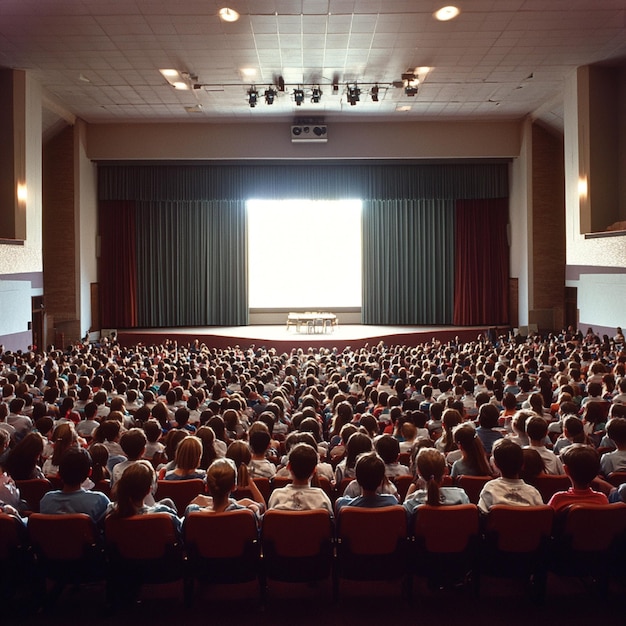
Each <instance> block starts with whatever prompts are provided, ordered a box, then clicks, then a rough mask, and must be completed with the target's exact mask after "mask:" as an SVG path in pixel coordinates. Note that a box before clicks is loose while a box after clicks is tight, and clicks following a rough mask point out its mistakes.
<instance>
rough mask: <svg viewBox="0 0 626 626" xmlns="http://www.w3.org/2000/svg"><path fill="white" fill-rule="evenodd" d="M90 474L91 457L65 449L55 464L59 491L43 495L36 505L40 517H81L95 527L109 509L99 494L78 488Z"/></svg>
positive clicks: (79, 449)
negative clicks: (79, 514)
mask: <svg viewBox="0 0 626 626" xmlns="http://www.w3.org/2000/svg"><path fill="white" fill-rule="evenodd" d="M90 474H91V456H90V455H89V452H87V450H85V449H83V448H69V449H68V450H66V451H65V453H64V454H63V456H62V457H61V460H60V461H59V476H60V477H61V481H62V482H63V488H62V489H60V490H57V491H49V492H48V493H46V494H45V495H44V496H43V498H42V499H41V502H40V504H39V509H40V511H41V513H46V514H62V513H85V514H86V515H89V517H91V519H92V520H93V521H94V522H96V523H98V522H100V520H102V518H103V517H104V514H105V513H106V511H107V507H108V506H109V504H110V502H109V498H107V496H105V495H104V494H103V493H101V492H99V491H86V490H85V489H83V488H82V487H81V485H82V483H84V482H85V480H87V478H88V477H89V475H90Z"/></svg>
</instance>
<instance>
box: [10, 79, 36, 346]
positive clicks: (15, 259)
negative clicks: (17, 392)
mask: <svg viewBox="0 0 626 626" xmlns="http://www.w3.org/2000/svg"><path fill="white" fill-rule="evenodd" d="M41 98H42V93H41V87H40V86H39V84H38V83H37V82H35V81H34V80H33V79H32V78H30V77H29V76H28V75H27V76H26V80H25V92H24V109H25V118H26V129H25V133H26V135H25V171H26V187H27V198H26V239H25V241H24V242H23V243H22V244H19V245H11V244H4V243H0V344H2V345H4V347H5V348H6V349H8V350H19V349H25V348H26V347H27V346H28V345H30V343H31V341H32V335H31V332H30V330H29V328H28V326H29V323H30V322H31V319H32V316H31V298H32V297H33V296H38V295H42V294H43V259H42V252H41V211H42V200H41V176H42V174H41Z"/></svg>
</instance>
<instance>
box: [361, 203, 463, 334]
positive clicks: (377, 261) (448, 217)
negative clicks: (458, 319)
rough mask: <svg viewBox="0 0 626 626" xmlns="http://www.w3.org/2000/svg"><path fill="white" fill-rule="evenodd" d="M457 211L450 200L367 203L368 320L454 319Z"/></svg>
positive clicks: (364, 310) (365, 309) (434, 321)
mask: <svg viewBox="0 0 626 626" xmlns="http://www.w3.org/2000/svg"><path fill="white" fill-rule="evenodd" d="M454 211H455V207H454V202H453V201H449V200H368V201H366V202H365V203H364V206H363V305H362V309H361V311H362V313H361V318H362V321H363V323H364V324H399V325H405V324H406V325H414V324H450V323H451V322H452V317H453V313H454Z"/></svg>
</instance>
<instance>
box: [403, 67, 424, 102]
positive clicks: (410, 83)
mask: <svg viewBox="0 0 626 626" xmlns="http://www.w3.org/2000/svg"><path fill="white" fill-rule="evenodd" d="M402 84H403V85H404V93H405V94H406V95H407V96H410V97H414V96H416V95H417V86H418V85H419V84H420V80H419V78H418V77H417V75H416V74H414V73H412V72H411V73H407V74H402Z"/></svg>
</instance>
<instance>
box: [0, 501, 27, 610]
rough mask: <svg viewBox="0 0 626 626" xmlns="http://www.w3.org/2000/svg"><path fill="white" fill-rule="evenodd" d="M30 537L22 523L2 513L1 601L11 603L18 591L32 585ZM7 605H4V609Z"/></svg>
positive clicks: (0, 527)
mask: <svg viewBox="0 0 626 626" xmlns="http://www.w3.org/2000/svg"><path fill="white" fill-rule="evenodd" d="M30 557H31V555H30V552H29V545H28V535H27V532H26V528H25V526H24V524H23V523H22V521H21V520H20V519H19V518H17V517H15V516H14V515H7V514H5V513H0V599H1V600H7V601H11V600H12V599H13V597H14V596H15V595H16V592H17V590H18V589H19V588H20V587H22V586H27V585H29V584H30V583H31V574H32V572H33V568H32V565H33V563H32V559H31V558H30ZM6 606H7V605H6V604H4V603H3V607H4V609H6Z"/></svg>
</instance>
